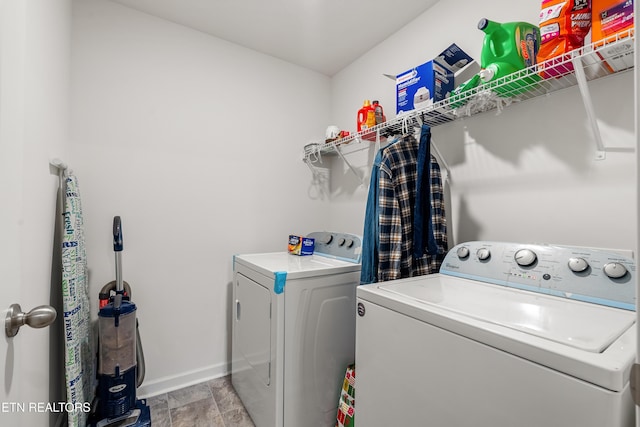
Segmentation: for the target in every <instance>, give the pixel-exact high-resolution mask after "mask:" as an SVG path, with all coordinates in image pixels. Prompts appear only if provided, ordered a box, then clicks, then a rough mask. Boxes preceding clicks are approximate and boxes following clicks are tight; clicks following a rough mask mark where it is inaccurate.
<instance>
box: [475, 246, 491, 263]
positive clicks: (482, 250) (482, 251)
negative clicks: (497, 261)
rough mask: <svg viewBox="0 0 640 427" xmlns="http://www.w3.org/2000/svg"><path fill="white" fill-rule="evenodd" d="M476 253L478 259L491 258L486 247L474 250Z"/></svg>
mask: <svg viewBox="0 0 640 427" xmlns="http://www.w3.org/2000/svg"><path fill="white" fill-rule="evenodd" d="M476 255H477V256H478V259H479V260H480V261H486V260H488V259H489V258H491V251H490V250H489V249H487V248H480V249H478V251H477V252H476Z"/></svg>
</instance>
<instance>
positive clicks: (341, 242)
mask: <svg viewBox="0 0 640 427" xmlns="http://www.w3.org/2000/svg"><path fill="white" fill-rule="evenodd" d="M344 242H345V239H344V237H341V238H340V239H338V246H344Z"/></svg>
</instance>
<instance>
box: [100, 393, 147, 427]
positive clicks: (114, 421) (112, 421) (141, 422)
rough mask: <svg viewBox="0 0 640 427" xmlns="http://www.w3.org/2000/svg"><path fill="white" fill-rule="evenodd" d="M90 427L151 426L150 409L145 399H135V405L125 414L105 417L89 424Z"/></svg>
mask: <svg viewBox="0 0 640 427" xmlns="http://www.w3.org/2000/svg"><path fill="white" fill-rule="evenodd" d="M91 426H92V427H151V411H150V410H149V407H148V406H147V401H146V400H145V399H141V400H137V401H136V407H135V408H134V409H132V410H131V411H129V412H127V413H126V414H124V415H122V416H119V417H115V418H105V419H103V420H100V421H97V422H95V423H94V424H91Z"/></svg>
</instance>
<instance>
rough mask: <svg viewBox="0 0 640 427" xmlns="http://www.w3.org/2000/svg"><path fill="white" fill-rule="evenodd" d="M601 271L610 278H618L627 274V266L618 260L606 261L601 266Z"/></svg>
mask: <svg viewBox="0 0 640 427" xmlns="http://www.w3.org/2000/svg"><path fill="white" fill-rule="evenodd" d="M602 271H604V274H606V275H607V277H609V278H611V279H619V278H621V277H624V275H625V274H627V267H625V266H624V265H622V264H620V263H619V262H608V263H606V264H605V265H604V267H602Z"/></svg>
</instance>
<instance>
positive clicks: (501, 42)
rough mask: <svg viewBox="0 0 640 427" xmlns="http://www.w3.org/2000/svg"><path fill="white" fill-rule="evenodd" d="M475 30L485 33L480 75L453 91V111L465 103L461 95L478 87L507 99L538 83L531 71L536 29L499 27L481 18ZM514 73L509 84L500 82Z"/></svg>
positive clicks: (537, 39) (520, 24)
mask: <svg viewBox="0 0 640 427" xmlns="http://www.w3.org/2000/svg"><path fill="white" fill-rule="evenodd" d="M478 29H479V30H481V31H483V32H484V33H485V36H484V41H483V44H482V52H481V54H480V73H478V74H477V75H476V76H474V77H473V78H471V79H470V80H468V81H466V82H465V83H463V84H462V85H460V86H459V87H458V88H457V89H456V90H455V91H454V94H453V96H454V99H453V101H454V102H453V104H452V105H453V107H454V108H455V107H458V106H460V105H462V104H464V102H466V99H465V97H464V96H462V94H464V92H466V91H468V90H470V89H473V88H475V87H477V86H478V85H482V86H486V87H488V88H490V89H491V90H492V91H493V92H495V93H496V94H497V95H499V96H501V97H510V96H515V95H519V94H521V93H523V92H526V91H527V90H528V89H529V88H530V87H531V86H532V85H533V84H535V82H537V81H539V80H540V76H538V74H537V73H536V72H535V70H534V69H533V68H534V66H535V65H536V56H537V54H538V49H539V48H540V31H539V29H538V27H537V26H535V25H533V24H528V23H526V22H507V23H503V24H501V23H498V22H495V21H490V20H488V19H486V18H483V19H481V20H480V22H479V23H478ZM529 67H531V69H528V68H529ZM522 70H525V71H522ZM516 72H521V74H519V75H517V76H514V78H513V80H509V81H506V80H501V78H502V77H505V76H507V75H510V74H513V73H516ZM456 98H457V99H456ZM458 99H459V100H460V101H457V100H458Z"/></svg>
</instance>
